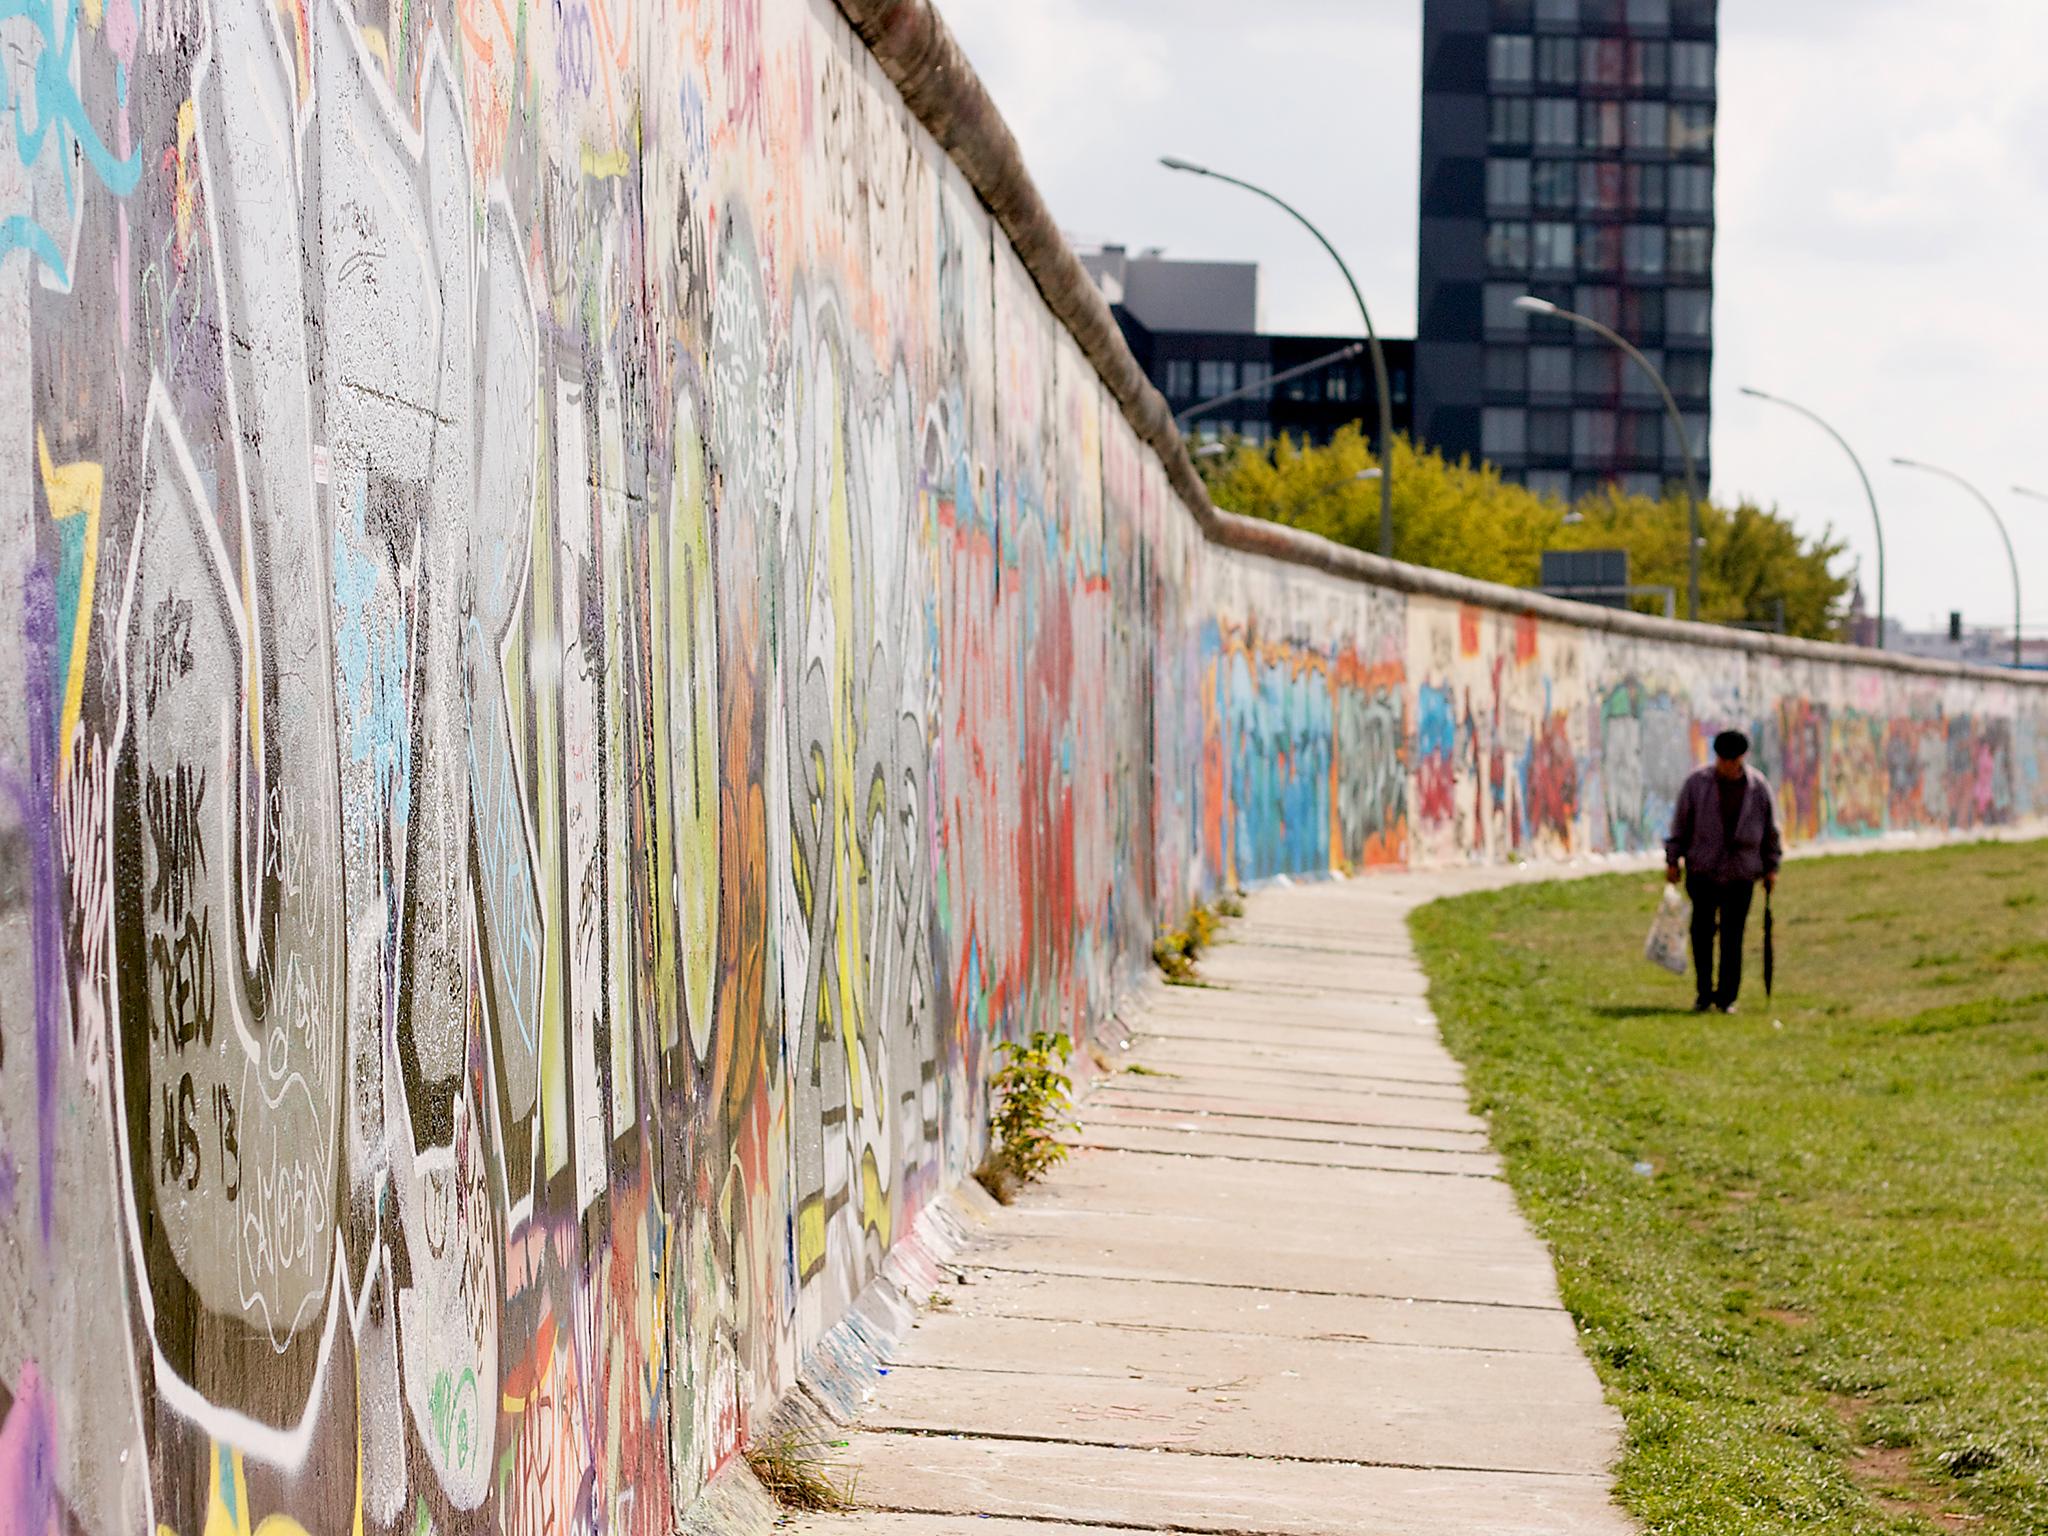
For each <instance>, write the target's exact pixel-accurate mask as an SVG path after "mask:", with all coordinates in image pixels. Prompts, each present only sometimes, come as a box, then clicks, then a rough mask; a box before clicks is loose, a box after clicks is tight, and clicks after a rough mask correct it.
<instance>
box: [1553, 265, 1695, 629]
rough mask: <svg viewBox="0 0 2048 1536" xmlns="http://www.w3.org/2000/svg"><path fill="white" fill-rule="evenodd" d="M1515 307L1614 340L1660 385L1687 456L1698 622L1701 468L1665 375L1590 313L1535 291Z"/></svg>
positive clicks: (1689, 593)
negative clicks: (1567, 305)
mask: <svg viewBox="0 0 2048 1536" xmlns="http://www.w3.org/2000/svg"><path fill="white" fill-rule="evenodd" d="M1515 308H1517V309H1519V310H1523V311H1526V312H1527V313H1529V314H1532V315H1547V316H1549V317H1550V318H1551V319H1553V320H1569V321H1570V322H1571V323H1572V324H1573V325H1576V326H1578V327H1580V328H1581V329H1582V330H1588V331H1591V332H1592V333H1593V334H1594V335H1595V336H1598V337H1600V338H1601V339H1602V340H1603V341H1609V342H1612V343H1613V344H1614V345H1615V346H1617V347H1619V348H1621V350H1622V351H1624V352H1626V353H1627V354H1628V355H1629V356H1630V357H1631V358H1632V359H1634V361H1635V364H1636V366H1637V367H1638V368H1640V369H1642V370H1643V372H1644V373H1646V374H1648V375H1649V376H1650V382H1651V383H1652V384H1654V385H1656V386H1657V393H1658V394H1659V395H1660V396H1662V397H1663V400H1664V411H1665V414H1666V415H1668V416H1669V417H1670V418H1671V425H1672V428H1673V430H1675V431H1676V432H1677V433H1678V448H1679V452H1681V453H1683V454H1684V455H1685V514H1686V529H1687V533H1688V538H1687V541H1686V551H1685V552H1686V585H1685V616H1686V617H1687V618H1688V619H1691V620H1692V621H1693V622H1694V623H1695V624H1697V623H1698V622H1699V617H1700V478H1699V470H1698V468H1697V467H1696V466H1695V465H1694V463H1693V457H1692V439H1691V437H1690V436H1688V435H1687V433H1686V430H1685V418H1684V417H1683V416H1681V415H1679V414H1678V402H1677V401H1676V400H1674V399H1672V398H1671V390H1670V388H1669V387H1668V386H1667V385H1666V384H1665V382H1664V376H1663V375H1662V374H1661V373H1659V372H1658V371H1657V370H1656V369H1655V368H1652V367H1651V366H1650V360H1649V359H1648V358H1647V357H1645V356H1643V354H1642V353H1640V352H1638V351H1637V350H1636V349H1635V348H1634V347H1633V346H1632V345H1631V344H1630V343H1629V340H1628V338H1627V337H1626V336H1623V335H1622V334H1621V333H1620V332H1619V331H1615V330H1610V329H1609V328H1608V327H1607V326H1604V325H1602V324H1601V323H1600V322H1599V321H1598V320H1595V319H1593V318H1592V317H1591V316H1590V315H1582V314H1579V313H1577V312H1576V311H1575V310H1569V309H1566V308H1564V307H1563V306H1561V305H1558V304H1553V303H1551V302H1550V300H1548V299H1539V298H1537V297H1536V296H1535V295H1534V294H1532V293H1525V294H1523V295H1522V296H1521V297H1520V298H1519V299H1517V300H1515Z"/></svg>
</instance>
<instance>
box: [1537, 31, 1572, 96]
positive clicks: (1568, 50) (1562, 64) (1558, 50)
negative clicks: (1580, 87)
mask: <svg viewBox="0 0 2048 1536" xmlns="http://www.w3.org/2000/svg"><path fill="white" fill-rule="evenodd" d="M1536 83H1537V84H1538V85H1577V84H1578V83H1579V40H1578V39H1577V38H1575V37H1545V38H1540V39H1538V40H1537V43H1536Z"/></svg>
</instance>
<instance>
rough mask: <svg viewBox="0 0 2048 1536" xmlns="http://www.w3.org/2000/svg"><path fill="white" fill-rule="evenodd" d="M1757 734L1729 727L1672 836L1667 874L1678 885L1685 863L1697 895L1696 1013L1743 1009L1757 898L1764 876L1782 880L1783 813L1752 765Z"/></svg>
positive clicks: (1767, 883)
mask: <svg viewBox="0 0 2048 1536" xmlns="http://www.w3.org/2000/svg"><path fill="white" fill-rule="evenodd" d="M1748 756H1749V738H1748V737H1747V736H1745V735H1743V734H1742V732H1740V731H1723V732H1721V734H1720V735H1718V736H1716V737H1715V738H1714V761H1713V762H1712V763H1711V764H1709V765H1708V766H1707V767H1705V768H1700V769H1696V770H1694V771H1693V772H1692V773H1691V774H1688V775H1687V776H1686V780H1685V783H1684V785H1683V786H1681V787H1680V789H1679V791H1678V807H1677V809H1676V810H1675V811H1674V812H1673V813H1672V816H1671V835H1670V836H1669V837H1667V838H1665V839H1664V864H1665V869H1664V877H1665V879H1667V880H1669V881H1671V883H1672V884H1674V885H1676V884H1677V883H1678V875H1679V865H1680V864H1683V865H1684V866H1685V893H1686V895H1688V896H1690V897H1691V898H1692V963H1693V969H1694V971H1695V972H1697V973H1698V976H1699V998H1698V1000H1697V1001H1695V1002H1694V1003H1693V1005H1692V1011H1693V1012H1694V1013H1705V1012H1706V1011H1707V1010H1708V1009H1709V1008H1718V1009H1720V1010H1721V1012H1723V1013H1733V1012H1734V1011H1735V995H1736V993H1738V992H1740V991H1741V990H1742V928H1743V924H1744V923H1746V922H1747V921H1748V919H1749V903H1750V899H1751V897H1753V896H1754V895H1755V894H1756V883H1757V881H1758V880H1762V881H1763V883H1764V889H1765V890H1767V891H1768V890H1773V889H1775V888H1776V886H1777V883H1778V861H1779V859H1780V858H1781V857H1782V856H1783V853H1784V849H1783V847H1782V846H1781V844H1780V843H1779V841H1778V811H1777V806H1776V805H1775V803H1774V802H1773V800H1772V796H1771V786H1770V784H1769V782H1768V781H1767V780H1766V779H1765V778H1764V776H1763V775H1762V774H1760V773H1758V772H1757V771H1756V770H1755V769H1753V768H1751V767H1749V766H1748V764H1747V761H1746V759H1747V758H1748ZM1716 930H1718V931H1719V932H1720V935H1721V974H1720V978H1719V984H1718V985H1716V980H1715V975H1714V934H1715V932H1716Z"/></svg>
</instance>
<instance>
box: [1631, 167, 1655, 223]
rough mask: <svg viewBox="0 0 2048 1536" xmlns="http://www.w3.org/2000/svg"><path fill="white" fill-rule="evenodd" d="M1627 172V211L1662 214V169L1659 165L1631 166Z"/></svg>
mask: <svg viewBox="0 0 2048 1536" xmlns="http://www.w3.org/2000/svg"><path fill="white" fill-rule="evenodd" d="M1627 170H1628V211H1629V212H1630V213H1662V212H1663V211H1664V167H1663V166H1661V165H1631V166H1629V167H1628V168H1627Z"/></svg>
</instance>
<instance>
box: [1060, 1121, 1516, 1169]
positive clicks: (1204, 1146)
mask: <svg viewBox="0 0 2048 1536" xmlns="http://www.w3.org/2000/svg"><path fill="white" fill-rule="evenodd" d="M1068 1140H1069V1142H1070V1144H1072V1145H1074V1146H1076V1147H1080V1148H1085V1149H1087V1150H1088V1151H1091V1152H1145V1153H1156V1154H1157V1155H1159V1156H1161V1157H1200V1158H1211V1157H1222V1158H1234V1159H1236V1160H1237V1161H1239V1162H1256V1163H1282V1164H1292V1165H1294V1166H1296V1167H1302V1168H1362V1169H1369V1170H1372V1171H1375V1172H1379V1173H1433V1174H1442V1175H1446V1176H1448V1177H1451V1178H1472V1179H1490V1178H1498V1177H1499V1175H1500V1159H1498V1158H1497V1157H1495V1156H1494V1155H1493V1154H1492V1153H1490V1152H1485V1151H1470V1152H1436V1151H1430V1150H1426V1149H1417V1148H1414V1147H1385V1146H1381V1147H1370V1146H1366V1147H1361V1146H1347V1145H1345V1144H1344V1143H1342V1142H1333V1141H1304V1140H1302V1139H1301V1138H1299V1137H1292V1138H1290V1137H1278V1136H1233V1135H1229V1134H1226V1133H1225V1132H1222V1131H1218V1130H1215V1129H1213V1128H1212V1127H1210V1126H1189V1127H1188V1128H1187V1129H1185V1130H1183V1129H1179V1128H1177V1127H1174V1126H1132V1125H1117V1124H1113V1123H1105V1122H1103V1121H1101V1120H1090V1121H1089V1122H1088V1126H1087V1129H1086V1130H1083V1131H1080V1132H1077V1133H1076V1134H1075V1135H1073V1136H1071V1137H1069V1138H1068Z"/></svg>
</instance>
